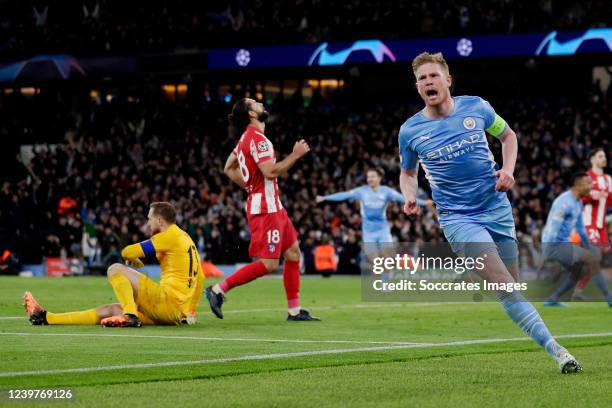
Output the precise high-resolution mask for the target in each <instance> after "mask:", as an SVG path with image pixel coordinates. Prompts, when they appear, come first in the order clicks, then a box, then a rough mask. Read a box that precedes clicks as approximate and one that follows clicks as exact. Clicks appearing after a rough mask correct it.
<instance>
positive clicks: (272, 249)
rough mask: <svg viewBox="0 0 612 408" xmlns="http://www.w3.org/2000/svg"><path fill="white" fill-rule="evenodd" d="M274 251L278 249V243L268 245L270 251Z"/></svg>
mask: <svg viewBox="0 0 612 408" xmlns="http://www.w3.org/2000/svg"><path fill="white" fill-rule="evenodd" d="M274 251H276V245H274V244H269V245H268V252H274Z"/></svg>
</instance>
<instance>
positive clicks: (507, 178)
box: [491, 169, 514, 191]
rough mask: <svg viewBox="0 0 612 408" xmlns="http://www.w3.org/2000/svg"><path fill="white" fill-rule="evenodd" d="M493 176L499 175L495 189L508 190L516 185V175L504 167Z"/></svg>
mask: <svg viewBox="0 0 612 408" xmlns="http://www.w3.org/2000/svg"><path fill="white" fill-rule="evenodd" d="M491 177H498V180H497V183H495V191H508V190H510V189H511V188H512V187H513V186H514V176H513V175H512V173H510V172H509V171H506V170H504V169H501V170H497V171H496V172H495V173H493V174H492V175H491Z"/></svg>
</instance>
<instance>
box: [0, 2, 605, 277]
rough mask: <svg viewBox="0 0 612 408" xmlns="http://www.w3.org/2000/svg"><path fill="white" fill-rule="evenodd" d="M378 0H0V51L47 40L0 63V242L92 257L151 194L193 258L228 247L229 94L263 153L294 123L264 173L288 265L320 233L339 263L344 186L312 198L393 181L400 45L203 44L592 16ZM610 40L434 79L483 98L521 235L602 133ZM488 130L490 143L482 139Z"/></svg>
mask: <svg viewBox="0 0 612 408" xmlns="http://www.w3.org/2000/svg"><path fill="white" fill-rule="evenodd" d="M387 3H388V2H376V1H370V0H363V1H352V2H342V1H298V2H295V4H294V3H292V2H282V1H270V2H268V1H265V2H263V1H235V2H230V4H231V6H230V7H228V6H227V4H228V3H226V2H220V1H214V2H189V1H175V2H157V1H154V2H142V1H134V2H118V1H80V2H79V1H77V2H69V3H66V4H64V2H42V1H24V2H14V1H0V69H2V67H6V66H8V65H10V64H11V63H13V62H15V61H21V60H27V59H30V58H33V57H36V56H40V55H44V56H47V57H44V58H42V59H40V60H38V61H37V62H35V63H30V64H32V65H30V66H29V68H27V67H26V68H27V69H24V71H23V72H22V73H21V74H20V75H19V76H17V77H16V78H15V79H14V80H12V81H5V82H0V138H1V140H2V149H1V151H0V161H1V168H2V173H1V177H0V254H2V253H3V252H4V251H5V250H8V251H10V253H11V254H12V258H11V259H12V260H13V262H18V263H20V264H37V263H41V262H42V261H43V259H44V257H59V256H68V257H77V258H81V257H85V258H87V261H86V263H87V264H89V265H90V266H92V268H91V270H92V271H95V270H103V269H104V265H108V264H110V263H112V262H114V261H116V260H117V259H119V254H118V250H119V249H120V248H121V247H122V246H124V245H126V244H128V243H132V242H136V241H140V240H142V239H144V234H143V231H142V228H141V227H142V225H143V224H144V221H145V217H146V211H147V208H148V204H149V203H150V202H152V201H160V200H169V201H173V202H174V203H175V204H176V205H177V206H178V208H179V210H180V218H179V219H180V222H179V224H180V226H181V227H182V228H184V229H186V230H187V231H188V232H189V233H190V234H191V235H192V237H193V238H194V241H195V242H196V243H197V244H198V248H199V250H200V251H201V252H202V253H203V254H204V255H205V257H206V258H208V259H209V260H211V261H212V262H214V263H216V264H232V263H236V262H244V261H248V255H247V247H248V239H249V236H248V230H247V226H246V220H245V217H244V212H243V205H244V200H245V199H246V193H244V192H242V191H240V189H239V188H237V187H236V186H233V185H231V183H230V181H229V180H228V179H227V178H226V177H225V176H224V175H223V172H222V166H223V163H224V161H225V159H226V157H227V155H228V154H229V152H230V151H231V149H232V148H233V146H234V144H235V142H236V135H235V134H234V132H233V129H228V124H227V120H226V116H227V114H228V113H229V110H230V108H231V106H232V103H234V102H235V101H237V100H238V99H239V98H241V97H243V96H247V95H248V96H250V97H255V98H258V99H261V100H263V101H264V102H265V104H266V105H267V109H268V110H269V111H270V112H271V113H272V116H271V119H270V122H269V124H268V127H267V129H266V134H267V135H268V137H269V138H270V139H271V140H272V141H273V142H274V144H275V148H276V149H277V155H278V156H281V157H282V156H284V155H285V154H287V153H289V151H290V149H291V146H292V145H293V142H294V141H295V140H297V139H299V138H305V139H306V140H307V141H308V142H309V143H310V144H311V146H312V152H311V154H310V155H309V156H307V157H306V158H305V159H304V160H302V161H300V162H299V163H298V164H297V165H296V166H295V167H294V168H293V169H292V171H291V172H290V173H289V175H287V176H285V177H283V178H282V179H281V180H280V188H281V199H282V201H283V203H284V205H285V207H286V208H287V209H288V212H289V214H290V216H291V217H292V220H293V221H294V224H295V225H296V227H297V228H298V230H299V232H300V234H301V241H302V249H303V250H304V251H303V252H304V254H305V262H306V269H307V272H312V265H311V259H309V257H310V254H311V249H312V248H313V247H314V245H316V244H317V243H318V242H320V240H321V239H323V238H324V237H326V236H331V237H332V239H333V240H334V243H335V245H336V247H337V250H338V252H339V255H340V267H339V273H358V266H357V265H356V264H355V262H354V260H355V259H356V258H357V256H358V254H359V243H360V225H359V224H360V219H359V212H358V207H357V205H356V204H352V203H344V204H339V205H316V204H315V202H314V198H315V196H316V195H317V194H325V193H330V192H334V191H340V190H345V189H350V188H353V187H355V186H357V185H359V184H361V183H363V182H364V169H366V168H368V167H370V166H381V167H383V168H384V169H385V171H386V176H385V179H384V183H386V184H388V185H390V186H392V187H396V188H397V184H398V175H399V162H398V151H397V132H398V129H399V126H400V125H401V124H402V123H403V121H404V120H406V118H408V117H409V116H410V115H412V114H413V113H414V112H416V111H417V110H418V109H420V108H421V103H420V99H419V97H418V95H417V93H416V91H415V89H414V85H413V84H414V78H413V76H412V71H411V68H410V65H409V63H407V62H399V63H396V64H380V65H375V64H374V65H372V64H365V65H356V64H348V65H344V66H340V67H327V68H325V67H307V68H269V69H253V70H240V71H236V70H225V71H209V70H208V69H207V59H208V54H207V51H208V50H209V49H211V48H219V47H239V46H251V45H276V44H281V43H282V44H299V43H316V42H321V41H324V40H325V41H336V40H344V41H352V40H355V39H361V38H380V39H383V40H388V39H402V38H424V37H447V36H458V35H475V34H514V33H527V32H537V33H545V32H548V31H551V30H553V29H555V30H569V31H571V30H583V29H586V28H588V27H610V26H612V22H611V21H610V20H611V19H612V13H610V4H609V2H607V1H588V2H584V3H580V4H578V3H574V2H570V1H552V0H550V1H532V2H520V1H493V2H486V3H485V2H483V3H478V4H476V5H473V4H472V3H471V2H466V1H460V0H457V1H450V2H420V3H418V2H417V3H413V2H409V1H396V2H391V3H392V4H387ZM45 7H46V10H47V11H46V12H45V11H44V10H45ZM429 51H436V50H435V49H432V50H429ZM57 54H69V55H71V56H74V57H77V58H83V59H92V58H97V59H99V60H101V61H103V63H101V64H102V65H101V66H102V68H99V67H98V68H96V69H99V72H98V71H96V70H95V69H93V71H91V70H90V71H88V72H94V74H91V75H87V76H83V75H80V74H79V72H78V69H77V68H75V66H74V64H73V62H71V60H67V62H66V63H67V64H68V65H67V66H68V70H69V72H70V73H71V76H70V78H69V79H61V72H60V71H57V70H56V69H55V68H54V67H56V66H58V65H57V64H58V62H57V61H56V60H54V59H53V58H52V57H48V56H52V55H57ZM611 55H612V54H611V53H607V54H606V53H603V54H601V53H600V54H584V55H576V56H571V57H520V58H519V57H513V58H490V59H466V60H452V61H450V68H451V74H452V75H453V77H454V81H455V84H454V94H455V95H461V94H472V95H480V96H482V97H484V98H485V99H487V100H489V101H490V102H491V103H492V105H493V106H494V107H495V109H496V111H497V112H498V113H499V114H500V115H502V116H503V117H504V118H505V119H506V120H507V121H508V123H509V124H510V125H511V126H512V128H513V129H514V130H515V131H516V132H517V135H518V137H519V159H518V162H517V167H516V172H515V178H516V181H517V184H516V186H515V187H514V189H513V190H512V191H511V192H510V198H511V202H512V205H513V207H514V214H515V220H516V224H517V231H518V234H519V239H520V240H521V241H524V242H530V241H537V240H538V237H539V234H540V231H541V229H542V226H543V222H544V220H545V217H546V215H547V210H548V208H549V206H550V204H551V202H552V199H553V198H554V197H555V196H556V195H558V194H559V193H560V192H562V191H563V190H564V189H565V188H566V187H567V185H566V181H567V177H568V175H569V174H571V173H573V172H575V171H576V170H586V169H587V166H588V163H587V161H586V156H587V154H588V151H589V149H590V148H592V147H594V146H602V147H604V149H605V150H606V151H608V152H609V151H610V140H611V139H612V137H611V136H612V135H611V132H612V130H611V120H610V118H611V114H610V113H611V112H610V109H611V106H610V103H611V101H612V99H611V98H612V87H610V86H608V88H607V89H606V88H605V87H604V86H602V85H601V84H600V83H597V82H595V81H594V75H593V70H594V68H595V67H609V66H610V65H612V57H611ZM604 69H605V70H607V72H608V74H609V73H610V69H609V68H604ZM104 70H107V71H106V72H107V73H104ZM37 78H38V79H37ZM24 145H36V146H37V148H36V150H37V153H36V154H35V155H33V157H32V158H31V162H30V163H29V164H28V165H25V164H24V163H23V162H22V161H21V159H19V158H18V156H19V153H20V151H21V148H22V146H24ZM45 146H47V147H45ZM50 146H53V147H52V148H51V147H50ZM491 146H492V149H493V150H494V152H495V153H496V154H497V155H498V157H499V149H500V144H499V143H497V142H492V143H491ZM608 166H609V167H610V165H608ZM609 172H610V171H609V169H608V173H609ZM421 186H423V187H424V188H425V191H424V192H425V193H428V191H427V187H426V186H427V183H425V182H424V180H422V183H421ZM62 199H63V201H62ZM64 207H65V208H64ZM389 214H390V220H391V221H392V223H393V229H392V232H393V235H394V236H396V237H397V239H398V240H400V241H415V240H417V241H418V240H424V241H430V242H431V241H433V242H435V241H436V240H443V237H442V235H441V232H440V229H439V227H438V226H437V223H436V221H435V219H434V216H433V214H432V213H431V212H429V211H426V212H425V213H424V214H423V215H422V216H421V217H419V218H418V219H408V218H407V217H405V216H404V215H403V214H401V211H400V207H399V206H393V207H391V208H390V209H389ZM85 233H86V234H88V236H89V237H93V236H96V237H97V238H98V246H99V252H97V253H96V256H93V257H92V256H90V257H86V256H84V253H83V252H84V248H83V244H82V243H83V235H84V234H85ZM17 269H18V268H17Z"/></svg>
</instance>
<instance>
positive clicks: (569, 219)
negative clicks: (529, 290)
mask: <svg viewBox="0 0 612 408" xmlns="http://www.w3.org/2000/svg"><path fill="white" fill-rule="evenodd" d="M592 185H593V182H592V180H591V177H590V176H589V175H588V174H586V173H578V174H576V175H575V176H574V177H573V179H572V187H571V188H570V190H569V191H566V192H565V193H563V194H561V195H560V196H559V197H557V198H556V199H555V201H553V204H552V207H551V209H550V212H549V213H548V218H547V219H546V225H545V226H544V231H543V232H542V259H543V260H544V261H546V260H552V261H557V262H559V263H560V264H561V265H562V266H563V267H565V268H566V269H568V270H570V271H572V272H574V273H570V274H568V275H567V276H566V277H565V279H564V280H563V282H562V283H561V285H560V286H559V288H557V290H556V291H555V292H554V293H553V294H552V295H551V296H550V298H549V299H548V300H547V301H546V302H545V303H544V306H562V307H564V306H566V305H565V304H563V303H561V302H559V299H560V298H561V296H562V295H563V294H564V293H565V292H567V291H568V290H570V289H572V288H573V287H574V286H576V283H577V276H578V277H579V276H581V275H580V273H581V271H582V268H583V266H586V267H588V268H589V270H590V271H591V274H592V275H593V282H594V283H595V284H596V285H597V287H599V289H600V290H601V292H602V293H603V294H604V296H605V297H606V300H607V301H608V305H610V306H612V293H610V289H608V285H607V283H606V279H605V278H604V276H603V274H602V273H601V264H600V261H601V253H600V251H599V249H598V248H596V247H595V246H594V244H593V243H592V242H589V236H588V235H587V230H586V229H585V227H584V223H583V220H582V206H583V204H582V201H581V199H584V198H587V197H589V195H590V193H591V188H592ZM574 228H575V229H576V232H578V235H579V236H580V240H581V241H582V244H583V245H584V246H585V248H586V249H585V248H581V247H579V246H577V245H573V244H572V243H571V242H570V235H571V233H572V231H573V230H574ZM574 268H577V269H574ZM575 272H578V273H575Z"/></svg>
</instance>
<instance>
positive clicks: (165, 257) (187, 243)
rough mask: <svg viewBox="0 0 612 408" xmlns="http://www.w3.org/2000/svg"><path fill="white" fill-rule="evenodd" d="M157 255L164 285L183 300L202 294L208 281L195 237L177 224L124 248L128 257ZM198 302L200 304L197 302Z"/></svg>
mask: <svg viewBox="0 0 612 408" xmlns="http://www.w3.org/2000/svg"><path fill="white" fill-rule="evenodd" d="M153 254H155V256H156V257H157V260H158V261H159V265H160V266H161V280H160V282H159V284H160V286H161V287H162V288H164V289H166V290H170V291H171V292H172V294H173V295H174V296H175V297H176V298H177V300H179V301H180V302H181V303H182V304H184V305H186V304H188V303H189V302H190V301H191V299H192V298H194V296H195V298H198V299H199V296H196V295H199V294H200V293H199V292H201V291H202V286H203V284H204V272H203V271H202V262H201V261H200V256H199V255H198V250H197V249H196V246H195V244H194V243H193V240H192V239H191V237H190V236H189V235H188V234H187V233H186V232H185V231H183V230H182V229H180V228H179V227H178V226H177V225H176V224H172V225H171V226H170V227H168V229H167V230H166V231H164V232H160V233H158V234H155V235H153V236H152V237H151V239H148V240H146V241H143V242H140V243H138V244H133V245H129V246H127V247H125V248H124V249H123V251H121V256H122V257H123V258H124V259H135V258H142V257H144V256H145V255H153ZM195 306H197V305H195Z"/></svg>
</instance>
